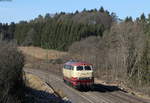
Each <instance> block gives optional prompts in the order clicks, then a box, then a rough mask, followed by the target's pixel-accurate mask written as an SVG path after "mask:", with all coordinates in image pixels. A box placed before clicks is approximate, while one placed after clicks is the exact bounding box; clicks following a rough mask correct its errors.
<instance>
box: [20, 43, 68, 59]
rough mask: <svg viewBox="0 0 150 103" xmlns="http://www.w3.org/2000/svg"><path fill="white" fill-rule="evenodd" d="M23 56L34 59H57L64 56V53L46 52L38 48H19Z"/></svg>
mask: <svg viewBox="0 0 150 103" xmlns="http://www.w3.org/2000/svg"><path fill="white" fill-rule="evenodd" d="M19 50H21V51H22V52H23V53H24V54H26V55H29V56H32V57H35V58H37V59H58V58H60V57H61V56H64V55H66V54H67V53H66V52H60V51H56V50H46V49H42V48H39V47H32V46H31V47H19Z"/></svg>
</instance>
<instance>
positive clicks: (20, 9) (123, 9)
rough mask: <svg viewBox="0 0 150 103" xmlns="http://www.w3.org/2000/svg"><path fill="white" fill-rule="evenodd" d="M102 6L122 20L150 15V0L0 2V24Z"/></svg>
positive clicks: (17, 0) (31, 0)
mask: <svg viewBox="0 0 150 103" xmlns="http://www.w3.org/2000/svg"><path fill="white" fill-rule="evenodd" d="M101 6H103V7H104V9H106V10H108V11H110V12H115V13H116V14H117V16H118V17H119V18H121V19H124V18H125V17H127V16H132V17H133V18H136V17H139V16H140V15H141V14H142V13H145V15H148V14H149V13H150V0H12V1H7V0H3V1H1V0H0V22H2V23H10V22H19V21H21V20H27V21H29V20H32V19H34V18H35V17H37V16H38V15H39V14H41V15H43V16H44V15H45V14H46V13H50V14H54V13H56V12H57V13H59V12H61V11H64V12H75V11H76V10H79V11H82V10H83V9H84V8H86V9H87V10H90V9H94V8H97V9H99V8H100V7H101Z"/></svg>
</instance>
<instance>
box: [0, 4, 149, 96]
mask: <svg viewBox="0 0 150 103" xmlns="http://www.w3.org/2000/svg"><path fill="white" fill-rule="evenodd" d="M0 40H2V41H14V42H16V43H17V44H18V45H20V46H38V47H42V48H46V49H56V50H61V51H68V52H69V53H70V54H71V55H73V56H74V57H76V58H77V59H81V60H84V61H88V62H91V63H93V64H94V66H95V68H96V72H95V75H96V76H97V77H98V78H104V77H105V79H107V80H109V81H110V80H111V81H112V80H114V81H120V82H123V83H125V84H127V85H128V86H129V87H131V88H137V89H138V90H140V91H143V92H144V93H146V94H149V95H150V15H149V16H148V17H146V16H145V15H144V14H142V15H141V16H140V17H138V18H136V19H135V20H133V19H132V17H126V18H125V19H124V20H121V19H119V18H118V17H117V15H116V14H115V13H110V12H109V11H107V10H104V8H103V7H101V8H100V9H99V10H97V9H92V10H86V9H84V10H83V11H81V12H79V11H76V12H74V13H65V12H61V13H56V14H53V15H52V14H46V15H45V16H41V15H39V16H38V17H37V18H35V19H34V20H31V21H20V22H19V23H13V22H12V23H11V24H7V23H6V24H2V23H0Z"/></svg>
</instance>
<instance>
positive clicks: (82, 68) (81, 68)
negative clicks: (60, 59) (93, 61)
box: [77, 66, 91, 71]
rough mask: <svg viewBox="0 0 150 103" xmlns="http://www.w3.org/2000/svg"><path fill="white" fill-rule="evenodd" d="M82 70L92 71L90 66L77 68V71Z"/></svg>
mask: <svg viewBox="0 0 150 103" xmlns="http://www.w3.org/2000/svg"><path fill="white" fill-rule="evenodd" d="M81 70H91V67H90V66H77V71H81Z"/></svg>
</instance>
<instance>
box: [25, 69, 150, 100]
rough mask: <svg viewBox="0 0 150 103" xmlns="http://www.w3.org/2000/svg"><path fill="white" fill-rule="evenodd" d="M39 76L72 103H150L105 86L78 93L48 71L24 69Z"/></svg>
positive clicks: (59, 77)
mask: <svg viewBox="0 0 150 103" xmlns="http://www.w3.org/2000/svg"><path fill="white" fill-rule="evenodd" d="M24 70H25V71H26V72H30V73H32V74H34V75H37V76H39V77H40V78H41V79H43V80H44V81H45V82H47V83H49V84H51V86H52V87H54V88H57V89H60V90H62V91H63V92H64V93H65V94H66V95H67V96H68V98H69V99H70V100H71V101H72V103H150V101H149V100H145V99H142V98H139V97H136V96H133V95H130V94H128V93H126V92H123V91H120V90H114V91H113V90H111V89H110V88H108V87H105V86H98V85H97V86H96V87H95V88H96V89H94V90H93V91H82V92H80V91H78V90H75V89H74V88H72V87H70V86H68V85H66V84H64V83H63V80H62V78H61V76H58V75H55V74H53V73H51V72H48V71H44V70H43V71H42V70H35V69H24Z"/></svg>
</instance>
